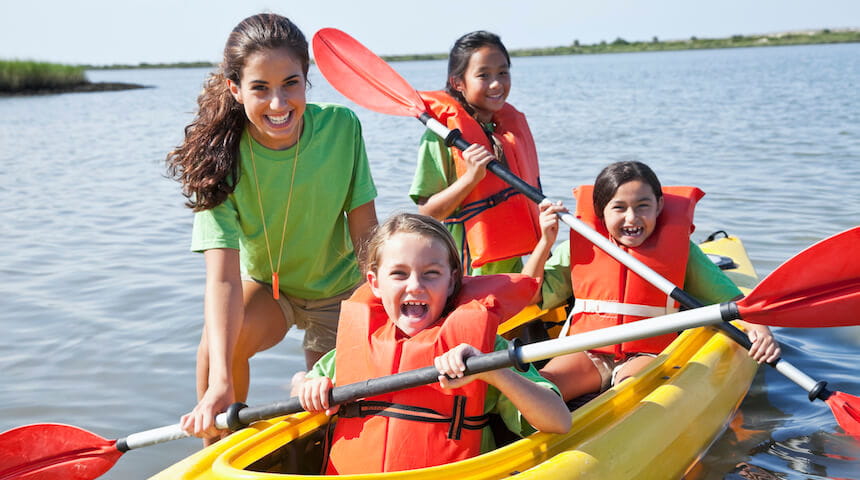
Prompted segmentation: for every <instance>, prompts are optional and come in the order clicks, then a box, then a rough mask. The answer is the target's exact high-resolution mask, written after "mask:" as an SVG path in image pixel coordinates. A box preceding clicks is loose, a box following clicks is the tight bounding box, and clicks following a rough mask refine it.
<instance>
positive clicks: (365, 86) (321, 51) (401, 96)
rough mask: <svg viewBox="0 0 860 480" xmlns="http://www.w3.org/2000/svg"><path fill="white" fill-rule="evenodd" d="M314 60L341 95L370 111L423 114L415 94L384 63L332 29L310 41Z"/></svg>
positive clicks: (346, 36)
mask: <svg viewBox="0 0 860 480" xmlns="http://www.w3.org/2000/svg"><path fill="white" fill-rule="evenodd" d="M312 43H313V49H314V61H315V62H316V64H317V67H319V69H320V72H322V74H323V76H324V77H325V78H326V80H328V82H329V83H330V84H331V85H332V86H333V87H334V88H335V89H336V90H337V91H338V92H340V93H341V94H343V96H345V97H346V98H348V99H350V100H352V101H353V102H355V103H357V104H359V105H361V106H362V107H364V108H367V109H369V110H373V111H374V112H379V113H385V114H388V115H400V116H403V117H417V116H419V115H421V114H422V113H423V112H424V111H425V106H424V101H423V100H421V97H420V96H419V95H418V92H416V91H415V89H413V88H412V86H411V85H409V83H408V82H407V81H406V80H405V79H404V78H403V77H401V76H400V74H399V73H397V72H396V71H395V70H394V69H393V68H391V66H390V65H388V64H387V63H385V60H383V59H381V58H379V57H378V56H376V54H375V53H373V52H371V51H370V50H368V49H367V47H365V46H364V45H362V44H361V43H359V42H358V41H357V40H356V39H354V38H352V37H350V36H349V35H347V34H346V33H344V32H342V31H340V30H337V29H335V28H323V29H322V30H320V31H318V32H317V33H316V35H314V38H313V42H312Z"/></svg>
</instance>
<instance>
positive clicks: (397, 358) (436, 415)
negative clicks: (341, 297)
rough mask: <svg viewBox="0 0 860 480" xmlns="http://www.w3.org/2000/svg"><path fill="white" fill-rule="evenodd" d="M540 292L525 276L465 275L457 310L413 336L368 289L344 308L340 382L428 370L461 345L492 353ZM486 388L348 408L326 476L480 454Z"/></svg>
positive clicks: (435, 389)
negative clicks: (508, 324)
mask: <svg viewBox="0 0 860 480" xmlns="http://www.w3.org/2000/svg"><path fill="white" fill-rule="evenodd" d="M536 290H537V282H535V281H534V279H532V278H530V277H527V276H524V275H485V276H480V277H466V278H464V282H463V288H462V290H461V292H460V294H459V295H458V298H457V307H456V308H455V309H454V310H453V311H452V312H451V313H450V314H449V315H448V316H447V317H445V318H443V319H441V320H440V321H438V322H436V323H435V324H434V325H432V326H430V327H427V328H425V329H424V330H422V331H421V332H419V333H418V334H416V335H415V336H413V337H411V338H410V337H406V336H405V335H403V334H402V332H400V331H399V330H398V329H397V328H396V327H395V326H394V322H392V321H391V320H390V319H389V318H388V315H387V314H386V313H385V309H384V308H383V306H382V303H381V301H380V299H378V298H376V297H374V296H373V294H372V293H371V292H370V288H369V287H368V286H367V285H364V286H362V287H361V288H359V289H358V290H357V291H356V292H355V294H353V296H352V297H351V298H350V300H347V301H345V302H343V304H342V307H341V321H340V325H339V326H338V334H337V351H336V353H335V362H336V363H335V365H336V372H337V373H336V376H337V384H338V385H347V384H351V383H356V382H362V381H364V380H366V379H368V378H372V377H379V376H383V375H390V374H393V373H399V372H404V371H408V370H414V369H416V368H423V367H427V366H429V365H433V359H434V358H435V357H437V356H439V355H441V354H443V353H445V352H447V351H448V350H450V349H451V348H453V347H455V346H457V345H459V344H461V343H469V344H470V345H472V346H474V347H476V348H478V349H479V350H481V351H482V352H485V353H486V352H491V351H492V350H493V346H494V343H495V338H496V330H497V329H498V326H499V324H500V323H501V322H503V321H505V320H507V319H508V318H509V317H511V316H513V315H515V314H516V313H517V312H519V311H520V310H522V308H524V307H525V306H527V305H528V304H529V302H530V301H531V299H532V297H533V296H534V294H535V292H536ZM486 390H487V384H486V383H484V382H482V381H474V382H471V383H469V384H468V385H466V386H464V387H462V388H457V389H448V390H446V389H442V388H441V387H440V386H439V384H438V382H435V383H434V384H431V385H424V386H420V387H415V388H410V389H408V390H402V391H398V392H393V393H388V394H384V395H379V396H376V397H371V398H367V399H365V400H362V401H360V402H356V403H355V404H350V405H347V406H342V407H341V414H340V417H339V419H338V421H337V425H336V427H335V430H334V436H333V439H332V447H331V453H330V455H329V462H328V465H327V473H328V474H341V475H344V474H356V473H380V472H391V471H399V470H410V469H416V468H424V467H429V466H433V465H441V464H445V463H450V462H454V461H458V460H463V459H466V458H470V457H473V456H475V455H478V454H479V453H480V446H481V433H482V432H481V431H482V428H483V427H484V426H485V425H486V416H485V415H484V395H485V393H486ZM344 415H347V417H346V418H345V417H344ZM353 415H357V416H353ZM362 415H363V416H362ZM422 420H423V421H422Z"/></svg>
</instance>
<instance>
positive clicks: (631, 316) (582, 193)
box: [570, 185, 705, 359]
mask: <svg viewBox="0 0 860 480" xmlns="http://www.w3.org/2000/svg"><path fill="white" fill-rule="evenodd" d="M593 189H594V187H593V186H592V185H584V186H580V187H578V188H576V189H574V192H573V194H574V197H575V198H576V216H577V217H578V218H580V219H581V220H582V221H583V222H585V223H586V224H588V225H590V226H591V227H593V228H594V229H595V230H596V231H598V232H599V233H601V234H602V235H604V236H606V237H607V238H608V237H609V232H608V231H607V229H606V225H605V224H604V222H603V221H602V220H599V219H598V218H597V216H596V215H595V213H594V204H593V201H592V191H593ZM704 195H705V193H704V192H703V191H701V190H699V189H698V188H696V187H663V211H662V212H661V213H660V216H659V217H657V225H656V227H655V228H654V232H653V233H651V236H649V237H648V238H647V239H646V240H645V242H644V243H643V244H642V245H640V246H638V247H636V248H627V247H624V246H621V245H619V247H620V248H621V249H622V250H624V251H626V252H627V253H629V254H630V255H632V256H633V257H634V258H636V259H638V260H640V261H641V262H642V263H644V264H645V265H647V266H649V267H651V268H652V269H653V270H654V271H656V272H657V273H659V274H660V275H662V276H663V277H664V278H666V279H667V280H669V281H670V282H672V283H673V284H675V285H684V277H685V274H686V269H687V258H688V256H689V253H690V234H691V233H693V230H694V229H695V227H694V226H693V210H694V209H695V208H696V202H698V201H699V199H701V198H702V196H704ZM570 274H571V282H572V284H573V292H574V297H575V298H576V301H575V303H574V309H573V312H574V313H573V320H572V322H573V323H572V328H571V334H576V333H581V332H587V331H590V330H595V329H598V328H605V327H610V326H613V325H620V324H622V323H629V322H633V321H636V320H641V319H643V318H650V317H656V316H659V315H665V314H667V313H672V312H676V311H678V305H677V302H675V301H674V300H673V299H672V298H671V297H669V296H668V295H666V294H665V293H663V292H662V291H661V290H659V289H658V288H657V287H655V286H653V285H651V284H650V283H648V282H647V281H645V280H643V279H642V277H640V276H639V275H637V274H636V273H635V272H633V271H631V270H630V269H628V268H627V267H626V266H624V265H623V264H622V263H621V262H619V261H618V260H616V259H615V258H613V257H611V256H610V255H609V254H607V253H605V252H604V251H603V250H601V249H600V248H598V247H596V246H594V244H592V243H591V242H590V241H588V240H587V239H586V238H585V237H583V236H582V235H579V234H578V233H576V232H575V231H573V230H571V232H570ZM675 337H676V334H674V333H670V334H666V335H661V336H658V337H650V338H643V339H641V340H634V341H632V342H625V343H622V344H620V345H611V346H607V347H603V348H599V349H595V350H594V351H597V352H601V353H610V354H615V356H616V358H619V359H620V358H622V357H624V356H625V355H626V354H633V353H660V352H661V351H663V349H665V348H666V347H667V346H668V345H669V344H670V343H671V342H672V340H674V339H675Z"/></svg>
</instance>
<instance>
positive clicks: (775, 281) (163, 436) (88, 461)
mask: <svg viewBox="0 0 860 480" xmlns="http://www.w3.org/2000/svg"><path fill="white" fill-rule="evenodd" d="M858 235H860V228H858V229H854V230H850V231H848V232H845V233H842V234H839V235H836V236H834V237H831V238H828V239H826V240H823V241H821V242H819V243H817V244H815V245H813V246H812V247H810V248H809V249H807V250H804V251H803V252H801V253H800V254H798V255H796V256H794V257H792V258H791V259H789V260H788V261H787V262H786V263H784V264H783V265H781V266H780V267H779V268H777V269H776V270H775V271H774V272H773V273H772V274H771V275H770V276H768V277H767V278H766V279H765V280H764V281H762V282H761V283H760V284H759V285H758V286H757V287H756V288H755V289H753V291H752V292H751V293H750V295H749V296H748V297H746V298H744V299H742V300H740V301H738V302H726V303H723V304H719V305H710V306H707V307H702V308H697V309H692V310H687V311H684V312H680V313H675V314H672V315H666V316H663V317H655V318H651V319H647V320H642V321H638V322H634V323H631V324H625V325H618V326H614V327H610V328H605V329H601V330H595V331H592V332H587V333H583V334H578V335H572V336H569V337H562V338H557V339H553V340H546V341H543V342H538V343H533V344H530V345H520V344H519V342H513V343H512V344H511V347H510V348H509V349H508V350H507V351H500V352H493V353H488V354H485V355H479V356H475V357H471V358H468V359H467V360H466V367H467V373H469V374H474V373H478V372H483V371H488V370H493V369H497V368H504V367H509V366H518V367H520V368H522V364H523V363H528V362H534V361H537V360H543V359H546V358H550V357H554V356H557V355H564V354H568V353H572V352H576V351H583V350H589V349H592V348H597V347H600V346H605V345H614V344H617V343H621V342H626V341H631V340H635V339H639V338H645V337H651V336H655V335H662V334H665V333H670V332H677V331H679V330H685V329H688V328H693V327H698V326H703V325H714V324H721V323H722V322H724V321H728V320H735V319H739V318H743V319H744V320H745V321H748V322H751V323H758V324H762V325H770V326H791V327H833V326H843V325H854V324H856V323H857V322H860V319H858V318H856V317H857V316H856V314H855V312H857V311H860V277H858V275H857V274H856V273H855V274H851V275H848V276H845V275H843V273H844V272H845V271H849V270H851V269H852V268H855V269H856V268H857V265H853V266H852V267H850V268H849V267H845V268H843V266H842V265H840V264H837V263H832V262H831V263H827V264H822V263H819V262H818V261H817V259H818V256H819V255H827V254H829V253H831V252H832V251H837V252H844V251H845V250H844V248H845V242H847V241H857V236H858ZM846 261H847V262H849V263H850V262H853V263H854V264H857V263H860V262H858V261H857V260H855V259H854V257H848V258H846ZM812 270H816V271H817V272H818V273H819V275H810V276H792V275H791V274H792V273H793V272H798V271H803V272H808V271H812ZM786 278H789V279H790V281H786ZM825 278H827V279H830V278H835V279H836V280H835V281H825V280H824V279H825ZM810 297H814V301H807V300H806V299H808V298H810ZM798 305H802V307H800V308H802V310H803V312H804V314H803V315H798V313H797V309H798ZM438 376H439V372H438V371H437V370H436V369H435V368H434V367H425V368H422V369H418V370H412V371H408V372H403V373H398V374H395V375H389V376H386V377H380V378H372V379H369V380H367V381H365V382H361V383H355V384H351V385H344V386H341V387H336V388H335V389H333V390H332V393H331V403H332V404H342V403H346V402H349V401H353V400H356V399H360V398H365V397H371V396H375V395H381V394H383V393H387V392H393V391H396V390H402V389H406V388H412V387H416V386H419V385H425V384H428V383H433V382H435V381H437V379H438ZM834 396H836V395H834ZM834 396H831V398H833V397H834ZM837 398H841V397H837ZM839 401H842V400H839ZM851 402H852V401H851V400H849V401H847V403H851ZM300 411H302V408H301V404H300V403H299V400H298V399H297V398H291V399H289V400H288V401H285V402H278V403H273V404H270V405H264V406H259V407H246V406H245V405H242V404H234V405H232V406H231V407H230V408H229V409H228V411H227V412H225V413H222V414H219V415H218V416H217V418H216V425H217V426H218V427H219V428H230V429H231V430H237V429H239V428H242V427H244V426H246V425H248V424H250V423H253V422H255V421H258V420H263V419H267V418H273V417H276V416H280V415H286V414H290V413H295V412H300ZM844 411H845V412H846V413H847V414H848V415H849V420H851V421H854V422H855V423H856V422H857V420H858V417H857V415H856V412H855V411H854V410H851V409H849V408H848V406H846V408H845V409H844ZM855 431H857V430H855ZM186 436H187V434H186V433H185V432H183V431H182V430H181V429H180V428H179V425H178V424H175V425H169V426H166V427H161V428H156V429H152V430H147V431H144V432H139V433H134V434H132V435H129V436H127V437H125V438H121V439H119V440H115V441H114V440H107V439H104V438H101V437H99V436H98V435H95V434H93V433H90V432H87V431H86V430H83V429H80V428H77V427H73V426H69V425H58V424H36V425H27V426H23V427H19V428H15V429H12V430H9V431H7V432H4V433H2V434H0V480H11V479H26V480H43V479H54V478H64V479H71V480H88V479H92V478H96V477H98V476H99V475H101V474H102V473H104V472H106V471H107V470H108V469H110V467H111V466H113V464H114V463H116V461H117V459H118V458H119V457H120V456H121V455H122V454H123V453H125V452H127V451H129V450H133V449H136V448H141V447H145V446H149V445H154V444H157V443H163V442H167V441H170V440H175V439H178V438H183V437H186Z"/></svg>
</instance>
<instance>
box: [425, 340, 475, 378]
mask: <svg viewBox="0 0 860 480" xmlns="http://www.w3.org/2000/svg"><path fill="white" fill-rule="evenodd" d="M480 354H481V351H480V350H478V349H477V348H475V347H473V346H471V345H469V344H468V343H461V344H460V345H457V346H456V347H454V348H452V349H451V350H448V351H447V352H445V353H443V354H442V355H439V356H438V357H436V358H435V359H434V360H433V365H434V366H435V367H436V370H439V384H440V385H441V386H442V388H460V387H462V386H464V385H467V384H469V383H471V382H472V381H473V380H477V379H478V378H479V377H480V375H468V376H467V375H466V373H465V372H466V359H467V358H469V357H473V356H475V355H480Z"/></svg>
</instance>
